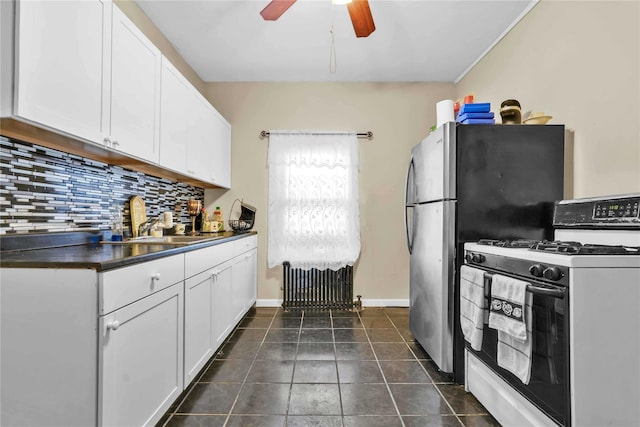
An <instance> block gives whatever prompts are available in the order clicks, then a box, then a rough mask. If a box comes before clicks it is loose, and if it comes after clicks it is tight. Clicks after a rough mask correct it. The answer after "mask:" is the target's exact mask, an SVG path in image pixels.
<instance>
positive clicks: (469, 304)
mask: <svg viewBox="0 0 640 427" xmlns="http://www.w3.org/2000/svg"><path fill="white" fill-rule="evenodd" d="M484 298H485V295H484V271H482V270H478V269H477V268H473V267H469V266H466V265H463V266H462V268H460V327H461V328H462V335H464V339H465V340H467V341H468V342H469V343H470V344H471V348H472V349H474V350H476V351H480V349H481V348H482V328H483V327H484V313H485V301H484Z"/></svg>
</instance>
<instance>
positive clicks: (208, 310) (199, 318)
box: [184, 270, 216, 385]
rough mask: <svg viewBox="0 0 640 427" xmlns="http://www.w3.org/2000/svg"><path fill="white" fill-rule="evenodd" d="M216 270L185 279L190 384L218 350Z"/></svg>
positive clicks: (187, 377)
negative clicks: (215, 321)
mask: <svg viewBox="0 0 640 427" xmlns="http://www.w3.org/2000/svg"><path fill="white" fill-rule="evenodd" d="M213 286H214V274H213V270H207V271H205V272H202V273H200V274H198V275H196V276H194V277H192V278H190V279H187V280H186V281H185V286H184V288H185V294H184V366H185V368H184V383H185V385H187V384H189V383H190V382H191V381H192V380H193V379H194V377H195V375H196V374H197V373H198V371H200V369H201V368H202V367H203V366H204V364H205V363H206V362H207V360H209V358H210V357H211V355H212V354H213V351H214V346H215V343H216V337H214V330H213V324H214V318H213V301H214V295H213Z"/></svg>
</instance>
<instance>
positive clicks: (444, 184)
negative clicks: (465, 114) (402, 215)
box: [411, 123, 456, 203]
mask: <svg viewBox="0 0 640 427" xmlns="http://www.w3.org/2000/svg"><path fill="white" fill-rule="evenodd" d="M455 135H456V127H455V123H445V124H444V125H442V126H440V127H439V128H437V129H436V130H435V131H433V132H432V133H431V134H430V135H429V136H427V137H426V138H425V139H424V140H423V141H422V142H421V143H420V144H418V145H416V146H415V147H413V150H412V151H411V155H412V159H413V167H414V173H413V179H414V183H413V185H414V187H415V188H414V190H413V191H414V193H413V194H414V198H415V200H414V202H415V203H424V202H431V201H434V200H448V199H455V198H456V174H455V164H456V143H455V142H456V138H455Z"/></svg>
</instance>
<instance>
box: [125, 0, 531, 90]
mask: <svg viewBox="0 0 640 427" xmlns="http://www.w3.org/2000/svg"><path fill="white" fill-rule="evenodd" d="M536 2H537V0H467V1H461V0H444V1H435V0H369V5H370V8H371V13H372V15H373V19H374V21H375V25H376V30H375V31H374V32H373V33H372V34H371V35H370V36H369V37H367V38H356V36H355V34H354V32H353V28H352V26H351V21H350V20H349V14H348V11H347V10H346V7H345V6H341V5H332V3H331V0H298V1H297V2H296V3H294V4H293V6H291V8H289V10H287V11H286V12H285V13H284V14H283V15H282V16H281V17H280V19H278V20H277V21H264V20H263V19H262V17H261V16H260V11H261V10H262V9H263V8H264V7H265V6H266V5H267V4H268V3H269V0H231V1H229V0H137V3H138V4H139V6H140V7H141V9H142V10H143V11H144V12H145V13H146V15H147V16H148V17H149V18H150V19H151V20H152V21H153V22H154V24H155V25H156V26H157V27H158V28H159V29H160V31H162V33H163V34H164V35H165V36H166V37H167V38H168V39H169V40H170V41H171V43H173V45H174V46H175V48H176V49H177V50H178V52H179V53H180V54H181V55H182V57H183V58H184V59H185V60H186V61H187V62H188V63H189V65H191V67H192V68H193V69H194V70H195V71H196V73H198V75H199V76H200V78H201V79H202V80H203V81H205V82H224V81H226V82H229V81H245V82H246V81H261V82H269V81H271V82H273V81H282V82H303V81H304V82H311V81H313V82H328V81H348V82H358V81H359V82H455V81H457V80H459V79H460V78H461V77H462V76H464V74H465V73H466V72H467V71H468V70H469V68H470V67H472V66H473V65H474V64H475V62H477V61H478V60H479V59H480V58H481V57H482V56H484V54H485V53H486V52H487V51H488V50H489V49H490V48H491V47H492V46H493V45H494V44H495V43H496V42H497V41H499V40H500V39H501V38H502V37H503V36H504V35H505V34H506V32H508V31H509V30H510V29H511V28H512V27H513V26H514V25H515V24H516V23H517V22H518V21H519V20H520V19H521V18H522V17H523V16H524V15H525V14H526V13H527V12H528V11H529V10H530V9H531V8H532V7H533V6H534V5H535V4H536ZM332 23H333V28H334V38H335V54H336V70H335V73H331V72H330V56H331V33H330V29H331V26H332Z"/></svg>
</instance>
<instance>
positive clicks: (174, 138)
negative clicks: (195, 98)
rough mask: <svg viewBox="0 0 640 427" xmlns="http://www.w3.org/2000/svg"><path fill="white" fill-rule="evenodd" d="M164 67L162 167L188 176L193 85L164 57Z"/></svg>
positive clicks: (161, 97) (161, 121) (161, 135)
mask: <svg viewBox="0 0 640 427" xmlns="http://www.w3.org/2000/svg"><path fill="white" fill-rule="evenodd" d="M161 63H162V73H161V76H162V77H161V85H160V165H161V166H164V167H166V168H169V169H173V170H175V171H185V172H186V171H187V140H186V139H187V123H188V120H189V108H190V97H189V83H188V82H187V80H186V79H185V78H184V77H183V76H182V74H180V72H179V71H178V70H177V69H176V68H175V67H174V66H173V64H171V62H169V60H168V59H167V58H165V57H164V56H163V57H162V61H161Z"/></svg>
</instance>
